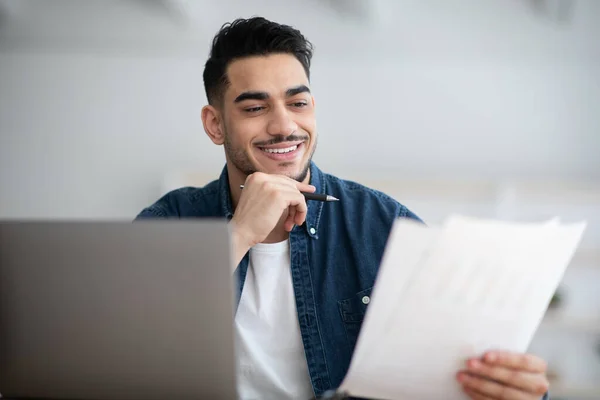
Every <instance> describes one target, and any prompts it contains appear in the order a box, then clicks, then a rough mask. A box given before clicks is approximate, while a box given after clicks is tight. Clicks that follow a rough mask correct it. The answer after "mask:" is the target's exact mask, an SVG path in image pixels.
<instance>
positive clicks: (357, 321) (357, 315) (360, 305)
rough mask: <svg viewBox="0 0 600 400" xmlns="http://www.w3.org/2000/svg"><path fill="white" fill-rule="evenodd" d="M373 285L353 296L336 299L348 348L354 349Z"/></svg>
mask: <svg viewBox="0 0 600 400" xmlns="http://www.w3.org/2000/svg"><path fill="white" fill-rule="evenodd" d="M372 290H373V287H370V288H368V289H365V290H361V291H360V292H358V293H356V294H355V295H354V296H352V297H350V298H348V299H344V300H340V301H338V307H339V309H340V314H341V316H342V321H343V323H344V328H345V330H346V337H347V338H348V344H349V345H350V349H351V350H354V347H355V346H356V341H357V340H358V334H359V333H360V328H361V326H362V322H363V319H364V318H365V314H366V312H367V307H368V306H369V303H370V302H371V291H372Z"/></svg>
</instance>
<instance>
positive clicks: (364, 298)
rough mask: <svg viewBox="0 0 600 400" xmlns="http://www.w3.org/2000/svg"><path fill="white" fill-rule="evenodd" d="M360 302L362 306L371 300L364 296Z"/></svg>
mask: <svg viewBox="0 0 600 400" xmlns="http://www.w3.org/2000/svg"><path fill="white" fill-rule="evenodd" d="M362 302H363V304H369V303H370V302H371V299H370V298H369V296H365V297H363V298H362Z"/></svg>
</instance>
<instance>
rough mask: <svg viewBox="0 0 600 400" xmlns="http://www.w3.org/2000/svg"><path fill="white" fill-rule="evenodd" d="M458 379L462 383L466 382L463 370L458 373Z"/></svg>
mask: <svg viewBox="0 0 600 400" xmlns="http://www.w3.org/2000/svg"><path fill="white" fill-rule="evenodd" d="M456 379H458V381H459V382H461V383H462V382H464V381H465V374H463V373H462V372H459V373H458V374H457V375H456Z"/></svg>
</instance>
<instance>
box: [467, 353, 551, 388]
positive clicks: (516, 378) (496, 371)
mask: <svg viewBox="0 0 600 400" xmlns="http://www.w3.org/2000/svg"><path fill="white" fill-rule="evenodd" d="M467 370H468V371H469V372H470V373H472V374H475V375H478V376H481V377H484V378H489V379H491V380H494V381H497V382H500V383H505V384H507V385H509V386H513V387H515V388H517V389H522V390H524V391H526V392H529V393H534V394H538V395H540V396H541V395H543V394H544V393H546V392H547V391H548V380H547V379H546V377H545V376H544V375H543V374H541V373H531V372H526V371H519V370H517V369H511V368H505V367H501V366H495V365H490V364H486V363H484V362H482V361H480V360H476V359H475V360H469V361H467Z"/></svg>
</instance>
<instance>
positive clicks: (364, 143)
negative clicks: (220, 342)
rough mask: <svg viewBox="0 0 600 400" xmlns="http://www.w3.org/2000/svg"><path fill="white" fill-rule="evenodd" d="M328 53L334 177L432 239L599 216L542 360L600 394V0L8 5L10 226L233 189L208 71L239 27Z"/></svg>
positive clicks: (324, 119)
mask: <svg viewBox="0 0 600 400" xmlns="http://www.w3.org/2000/svg"><path fill="white" fill-rule="evenodd" d="M253 15H262V16H264V17H266V18H270V19H274V20H277V21H278V22H281V23H286V24H290V25H294V26H295V27H297V28H298V29H300V30H301V31H302V32H303V33H304V34H305V35H306V36H307V37H308V38H309V40H311V41H312V42H313V44H314V45H315V57H314V61H313V68H312V82H311V83H312V90H313V92H314V94H315V97H316V100H317V118H318V130H319V133H320V137H319V148H318V150H317V152H316V154H315V161H316V162H317V164H318V165H319V166H320V167H321V168H322V169H324V170H325V171H327V172H330V173H333V174H336V175H338V176H340V177H342V178H347V179H353V180H357V181H359V182H361V183H364V184H367V185H369V186H372V187H375V188H378V189H382V190H384V191H386V192H387V193H388V194H390V195H392V196H394V197H395V198H396V199H397V200H399V201H400V202H402V203H404V204H405V205H407V206H408V207H409V208H411V209H412V210H413V211H414V212H415V213H417V214H418V215H419V216H420V217H422V218H423V219H424V220H426V221H427V222H428V223H430V224H435V223H436V222H440V221H442V220H443V219H444V217H445V216H447V215H448V214H449V213H453V212H458V213H463V214H467V215H474V216H482V217H493V218H501V219H511V220H534V221H541V220H545V219H548V218H551V217H554V216H559V217H560V218H561V219H562V220H563V221H576V220H581V219H586V220H587V221H588V224H589V225H588V229H587V232H586V235H585V237H584V239H583V242H582V245H581V249H580V251H579V252H578V253H577V255H576V257H575V258H574V260H573V262H572V264H571V265H570V266H569V269H568V270H567V273H566V275H565V277H564V280H563V282H562V284H561V286H560V288H559V291H558V292H557V295H556V298H555V301H553V303H552V309H551V310H549V312H548V314H547V317H546V319H545V320H544V323H543V324H542V326H541V327H540V329H539V331H538V333H537V335H536V338H535V339H534V342H533V343H532V346H531V351H533V352H536V353H539V354H540V355H542V356H544V357H545V358H546V359H547V361H548V362H549V364H550V369H551V374H552V378H553V381H554V384H553V386H552V393H553V395H554V396H553V398H555V399H559V398H564V399H600V1H597V0H387V1H386V0H304V1H289V0H255V1H252V2H250V1H242V0H240V1H234V0H220V1H209V0H194V1H186V0H120V1H109V0H105V1H96V0H94V1H92V0H89V1H83V0H53V1H48V0H0V218H3V219H6V218H9V219H12V218H28V219H30V218H44V219H57V218H61V219H119V220H121V219H125V220H130V219H133V218H134V216H135V215H136V214H137V213H138V212H139V211H140V210H141V209H142V208H143V207H145V206H147V205H150V204H151V203H153V202H154V201H155V200H157V199H158V197H159V196H161V195H162V194H164V193H165V192H166V191H168V190H171V189H174V188H176V187H180V186H184V185H203V184H205V183H206V182H208V181H209V180H212V179H215V178H216V177H217V176H218V174H219V172H220V170H221V168H222V166H223V164H224V155H223V149H222V148H220V147H217V146H214V145H213V144H212V143H211V142H210V140H209V139H208V138H207V137H206V135H205V133H204V131H203V128H202V123H201V120H200V110H201V107H202V106H203V105H204V104H205V103H206V98H205V95H204V89H203V83H202V70H203V65H204V62H205V61H206V58H207V56H208V52H209V45H210V41H211V39H212V37H213V35H214V34H215V33H216V32H217V30H218V29H219V28H220V26H221V25H222V24H223V23H224V22H227V21H231V20H233V19H234V18H237V17H249V16H253Z"/></svg>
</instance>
